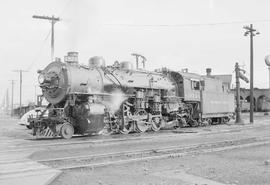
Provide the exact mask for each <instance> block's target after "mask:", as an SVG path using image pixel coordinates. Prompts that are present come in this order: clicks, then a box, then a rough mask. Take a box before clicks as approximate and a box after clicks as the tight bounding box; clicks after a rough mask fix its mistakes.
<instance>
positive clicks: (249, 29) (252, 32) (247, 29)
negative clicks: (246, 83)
mask: <svg viewBox="0 0 270 185" xmlns="http://www.w3.org/2000/svg"><path fill="white" fill-rule="evenodd" d="M244 29H245V34H244V36H248V35H249V36H250V116H249V121H250V123H253V112H254V98H253V97H254V96H253V91H254V90H253V37H254V36H255V35H258V34H260V33H259V32H258V31H257V30H255V29H254V28H253V25H252V24H250V26H244Z"/></svg>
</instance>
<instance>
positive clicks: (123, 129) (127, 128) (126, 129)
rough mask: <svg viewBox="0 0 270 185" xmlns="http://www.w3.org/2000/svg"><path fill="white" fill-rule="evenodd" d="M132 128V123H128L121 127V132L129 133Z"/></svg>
mask: <svg viewBox="0 0 270 185" xmlns="http://www.w3.org/2000/svg"><path fill="white" fill-rule="evenodd" d="M132 128H133V127H132V123H127V124H125V125H124V128H122V129H120V133H121V134H128V133H130V132H131V131H132V130H133V129H132Z"/></svg>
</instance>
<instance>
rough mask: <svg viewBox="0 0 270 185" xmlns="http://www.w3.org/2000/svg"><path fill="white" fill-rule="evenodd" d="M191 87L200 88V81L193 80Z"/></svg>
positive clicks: (193, 88)
mask: <svg viewBox="0 0 270 185" xmlns="http://www.w3.org/2000/svg"><path fill="white" fill-rule="evenodd" d="M191 89H192V90H200V81H194V80H192V81H191Z"/></svg>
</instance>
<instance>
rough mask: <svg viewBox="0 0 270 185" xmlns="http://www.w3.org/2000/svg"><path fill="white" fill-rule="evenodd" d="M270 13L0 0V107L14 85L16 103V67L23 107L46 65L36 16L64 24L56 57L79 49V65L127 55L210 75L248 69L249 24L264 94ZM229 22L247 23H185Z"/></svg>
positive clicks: (265, 4) (190, 5) (196, 4)
mask: <svg viewBox="0 0 270 185" xmlns="http://www.w3.org/2000/svg"><path fill="white" fill-rule="evenodd" d="M269 7H270V1H269V0H260V1H258V0H257V1H255V0H57V1H56V0H43V1H42V0H24V1H21V0H1V1H0V21H1V30H0V33H1V34H0V59H1V68H0V85H1V90H0V101H2V99H3V96H4V94H5V92H6V89H7V88H9V89H10V91H11V82H10V81H9V80H11V79H14V80H17V81H16V82H15V83H16V84H15V94H14V95H15V97H14V101H15V103H18V101H19V93H18V92H19V74H18V73H15V72H12V71H13V70H16V69H23V70H28V71H29V72H27V73H24V74H23V77H24V79H23V103H27V102H29V101H33V100H34V94H35V85H37V73H36V71H37V69H43V68H44V67H45V66H46V65H47V64H48V63H49V62H50V35H48V34H50V24H49V21H46V20H37V19H33V18H32V15H34V14H36V15H49V16H51V15H55V16H60V18H61V19H62V20H61V21H60V22H58V23H57V24H56V25H55V37H56V38H55V56H58V57H61V58H63V56H64V55H65V54H66V52H68V51H78V52H79V60H80V62H81V63H85V64H86V63H87V61H88V59H89V58H90V57H91V56H95V55H99V56H103V57H104V58H105V60H106V64H112V63H113V62H114V61H115V60H118V61H124V60H125V61H126V60H130V61H134V59H133V57H131V56H130V54H131V53H132V52H137V53H140V54H143V55H144V56H145V57H146V58H147V63H146V67H147V68H148V69H149V70H154V69H155V68H160V67H168V68H171V69H177V70H181V69H182V68H188V69H189V71H191V72H196V73H199V74H205V69H206V68H208V67H210V68H212V70H213V74H233V70H234V65H235V62H239V63H240V65H244V67H245V69H246V70H248V71H249V38H248V37H244V36H243V34H244V30H243V26H244V25H246V24H249V23H254V27H255V28H256V29H258V31H260V33H261V34H260V35H258V36H256V37H255V38H254V66H255V69H254V75H255V77H254V80H255V82H254V86H255V87H260V88H268V79H269V78H268V69H267V67H266V65H265V63H264V57H265V55H267V54H270V13H269ZM252 20H269V21H263V22H260V21H259V22H257V21H253V22H252ZM235 21H247V22H246V23H239V24H224V25H222V24H221V25H220V24H218V25H197V26H196V25H193V26H188V25H186V24H207V23H222V22H235ZM143 25H145V26H143ZM155 25H156V26H155ZM158 25H161V26H158ZM164 25H168V26H164ZM170 25H171V26H170ZM173 25H178V26H173ZM181 25H182V26H181ZM248 75H249V73H248ZM242 85H243V86H245V87H248V86H249V84H245V83H244V82H242ZM37 92H40V91H37Z"/></svg>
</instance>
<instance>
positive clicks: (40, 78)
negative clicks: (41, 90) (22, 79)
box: [38, 74, 45, 84]
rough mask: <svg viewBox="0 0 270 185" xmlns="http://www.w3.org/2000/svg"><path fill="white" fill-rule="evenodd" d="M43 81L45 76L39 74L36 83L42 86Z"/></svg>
mask: <svg viewBox="0 0 270 185" xmlns="http://www.w3.org/2000/svg"><path fill="white" fill-rule="evenodd" d="M44 81H45V76H44V75H43V74H40V75H39V77H38V83H40V84H42V83H44Z"/></svg>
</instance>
